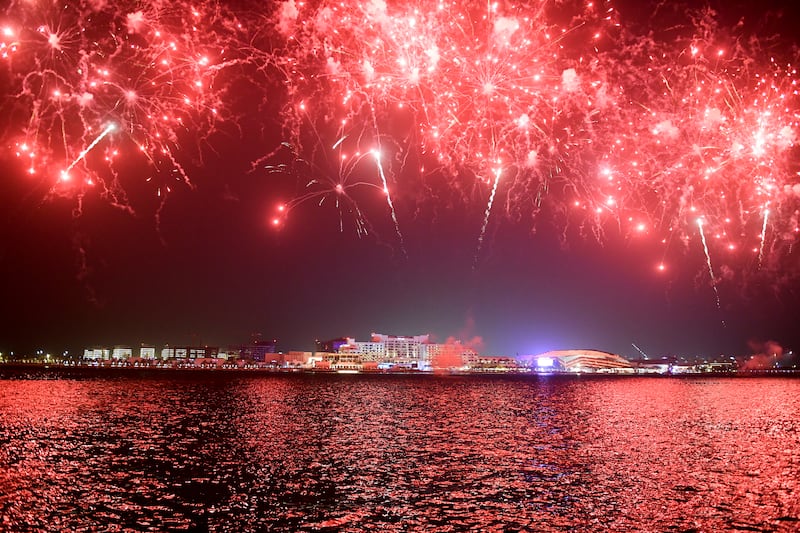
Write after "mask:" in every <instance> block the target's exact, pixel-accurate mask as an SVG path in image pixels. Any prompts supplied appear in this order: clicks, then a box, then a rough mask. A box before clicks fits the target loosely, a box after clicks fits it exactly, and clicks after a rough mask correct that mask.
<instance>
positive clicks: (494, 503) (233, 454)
mask: <svg viewBox="0 0 800 533" xmlns="http://www.w3.org/2000/svg"><path fill="white" fill-rule="evenodd" d="M3 377H4V378H5V379H0V520H1V521H0V530H14V531H41V530H46V531H64V530H83V531H94V530H137V531H142V530H150V531H170V530H175V531H177V530H199V531H203V530H213V531H247V530H259V531H260V530H273V531H339V530H346V531H361V530H363V531H367V530H375V529H383V530H395V531H432V530H440V531H463V530H484V531H520V530H525V531H573V530H583V531H719V530H748V531H796V530H798V529H800V521H799V519H800V481H798V480H799V479H800V380H798V379H786V378H700V379H692V378H681V379H675V378H638V377H623V378H594V379H591V378H590V379H587V377H586V376H584V377H581V378H558V377H549V378H541V377H540V378H537V377H535V376H525V377H476V376H365V375H355V376H352V375H351V376H341V375H270V374H259V375H246V376H243V375H241V374H224V373H189V374H179V373H175V372H162V373H159V372H153V373H151V374H142V373H131V374H125V375H124V377H120V375H119V374H92V373H91V372H87V371H83V373H81V372H72V373H68V374H63V373H62V374H58V373H51V374H33V375H26V376H24V377H25V378H26V379H18V378H20V377H21V376H19V375H13V373H11V374H9V373H8V372H5V375H3ZM43 378H58V379H43Z"/></svg>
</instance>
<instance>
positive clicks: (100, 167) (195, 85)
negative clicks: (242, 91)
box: [0, 2, 241, 200]
mask: <svg viewBox="0 0 800 533" xmlns="http://www.w3.org/2000/svg"><path fill="white" fill-rule="evenodd" d="M240 30H241V26H240V25H239V23H238V21H237V20H236V18H235V17H234V16H233V15H231V14H230V13H224V12H223V10H222V8H221V7H220V6H218V5H193V6H192V7H190V6H188V5H184V4H181V3H172V2H145V3H139V2H113V3H112V2H108V3H107V2H86V3H84V2H80V3H77V2H74V3H73V2H56V3H48V2H13V3H12V4H11V6H10V7H8V8H7V10H6V13H5V18H4V27H3V37H2V39H3V42H2V43H0V50H2V61H3V62H4V63H5V70H6V75H5V79H4V86H5V90H6V104H5V108H4V113H5V114H6V117H7V120H8V121H9V122H8V124H6V130H7V132H8V133H9V137H10V138H9V140H8V141H9V142H10V145H11V148H12V150H13V151H14V153H15V154H16V156H17V157H18V158H19V159H20V160H22V161H23V164H24V166H25V170H26V172H27V173H28V174H29V175H31V176H39V177H41V179H42V180H44V181H45V182H46V183H48V184H50V185H51V191H52V192H55V193H64V194H81V193H82V192H83V191H85V189H86V187H93V186H96V185H99V186H100V187H101V188H102V191H103V193H108V194H109V195H110V197H112V198H114V199H116V200H119V199H120V197H123V198H124V190H122V189H121V188H120V186H119V184H118V183H117V176H118V172H117V170H116V169H117V164H118V163H117V159H118V158H128V159H129V158H131V157H135V155H136V154H139V155H140V156H142V157H144V158H146V159H147V160H148V161H149V162H150V163H151V164H152V169H153V170H154V171H155V172H162V173H164V174H167V175H169V177H168V178H166V179H164V180H161V181H159V183H161V184H162V185H159V189H158V194H161V193H163V192H166V190H168V188H169V187H170V181H174V180H175V179H178V180H183V181H186V180H188V176H187V174H186V172H185V171H184V169H183V167H182V165H181V163H180V156H179V155H178V154H177V152H178V151H179V148H178V147H179V145H180V144H181V142H182V141H184V140H186V139H187V138H189V137H192V136H195V138H197V137H203V136H204V135H206V134H207V133H208V132H209V131H210V129H211V128H212V127H213V125H214V123H215V121H216V120H217V119H218V117H219V115H220V114H221V113H224V109H225V102H224V101H223V96H224V94H225V90H224V88H223V87H220V84H217V82H216V81H217V76H218V74H219V73H220V72H221V71H222V70H224V69H225V68H227V67H230V66H231V65H233V64H236V63H238V62H239V61H241V58H237V57H235V56H231V47H230V46H228V45H229V43H231V42H234V40H236V41H238V35H239V32H240ZM234 52H235V49H234Z"/></svg>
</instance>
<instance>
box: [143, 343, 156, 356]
mask: <svg viewBox="0 0 800 533" xmlns="http://www.w3.org/2000/svg"><path fill="white" fill-rule="evenodd" d="M139 357H140V358H142V359H147V360H153V359H155V358H156V347H155V346H149V345H146V344H143V345H142V346H141V347H140V348H139Z"/></svg>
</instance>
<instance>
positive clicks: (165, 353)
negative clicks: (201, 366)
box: [161, 346, 219, 360]
mask: <svg viewBox="0 0 800 533" xmlns="http://www.w3.org/2000/svg"><path fill="white" fill-rule="evenodd" d="M218 354H219V348H215V347H209V346H176V347H172V346H165V347H164V348H163V349H162V350H161V358H162V359H164V360H168V359H178V360H188V359H192V360H193V359H214V358H216V357H217V355H218Z"/></svg>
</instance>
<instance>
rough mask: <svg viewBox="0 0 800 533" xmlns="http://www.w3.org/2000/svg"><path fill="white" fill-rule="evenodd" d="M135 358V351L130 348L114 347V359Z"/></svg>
mask: <svg viewBox="0 0 800 533" xmlns="http://www.w3.org/2000/svg"><path fill="white" fill-rule="evenodd" d="M131 357H133V349H131V348H130V347H129V346H114V349H113V350H112V352H111V358H112V359H130V358H131Z"/></svg>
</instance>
